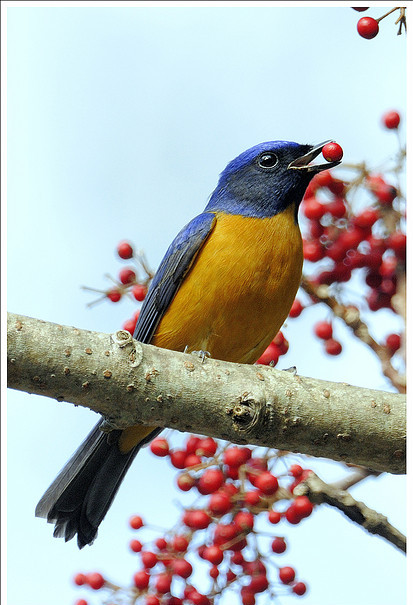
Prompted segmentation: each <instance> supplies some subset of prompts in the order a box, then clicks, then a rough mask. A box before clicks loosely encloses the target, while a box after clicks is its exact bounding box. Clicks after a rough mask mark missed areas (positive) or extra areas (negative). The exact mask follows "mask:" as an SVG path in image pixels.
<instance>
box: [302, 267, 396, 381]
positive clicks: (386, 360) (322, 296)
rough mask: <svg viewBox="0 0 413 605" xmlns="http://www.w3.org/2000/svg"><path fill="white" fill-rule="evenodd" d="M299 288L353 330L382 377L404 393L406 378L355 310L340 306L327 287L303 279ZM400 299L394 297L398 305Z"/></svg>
mask: <svg viewBox="0 0 413 605" xmlns="http://www.w3.org/2000/svg"><path fill="white" fill-rule="evenodd" d="M301 287H302V288H303V290H304V291H305V292H307V294H308V295H309V296H311V298H312V299H313V300H316V301H317V302H323V303H324V304H326V305H327V306H328V307H330V309H331V310H332V311H333V312H334V314H335V315H336V316H337V317H340V318H341V319H342V320H343V321H344V322H345V323H346V324H347V326H348V327H349V328H351V329H352V330H353V334H354V336H356V337H357V338H359V339H360V340H361V341H363V342H364V343H365V344H366V345H368V346H369V347H370V348H371V349H372V351H374V352H375V353H376V355H377V357H378V358H379V359H380V361H381V367H382V371H383V374H384V376H386V377H387V378H388V379H389V380H390V381H391V382H392V384H393V385H394V386H395V387H396V389H398V391H399V392H400V393H405V392H406V376H404V375H401V374H399V372H397V370H395V368H394V367H393V365H392V363H391V357H392V355H391V354H390V352H389V350H388V349H387V348H386V347H384V346H383V345H380V344H379V343H378V342H376V341H375V340H374V338H373V337H372V336H371V334H370V332H369V329H368V327H367V324H365V323H364V322H363V321H362V320H361V319H360V313H359V312H358V310H357V309H355V308H354V307H352V306H349V307H346V306H345V305H342V304H340V303H339V302H338V301H337V300H336V299H335V298H334V296H332V295H331V294H330V293H329V288H328V286H325V285H322V286H316V285H315V284H313V283H311V282H310V281H309V280H308V279H306V278H304V277H303V279H302V282H301ZM400 299H402V300H403V294H400V295H398V297H396V301H397V303H398V304H399V305H401V304H402V302H401V301H400Z"/></svg>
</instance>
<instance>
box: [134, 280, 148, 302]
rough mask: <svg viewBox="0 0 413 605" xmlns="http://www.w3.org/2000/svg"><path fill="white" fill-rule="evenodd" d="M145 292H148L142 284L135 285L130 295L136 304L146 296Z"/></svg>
mask: <svg viewBox="0 0 413 605" xmlns="http://www.w3.org/2000/svg"><path fill="white" fill-rule="evenodd" d="M147 291H148V288H147V287H146V286H144V285H143V284H136V285H135V286H133V288H132V294H133V296H134V297H135V298H136V300H137V301H138V302H142V301H143V299H144V298H145V296H146V293H147Z"/></svg>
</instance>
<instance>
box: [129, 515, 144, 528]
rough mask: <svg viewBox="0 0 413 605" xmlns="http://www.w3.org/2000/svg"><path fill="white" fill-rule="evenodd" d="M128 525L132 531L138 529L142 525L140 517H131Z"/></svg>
mask: <svg viewBox="0 0 413 605" xmlns="http://www.w3.org/2000/svg"><path fill="white" fill-rule="evenodd" d="M129 525H130V527H131V528H132V529H139V528H140V527H142V525H143V520H142V517H140V516H139V515H133V517H131V518H130V519H129Z"/></svg>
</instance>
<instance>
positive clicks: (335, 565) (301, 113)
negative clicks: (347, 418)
mask: <svg viewBox="0 0 413 605" xmlns="http://www.w3.org/2000/svg"><path fill="white" fill-rule="evenodd" d="M16 4H17V3H16ZM268 4H270V3H268ZM306 4H308V3H306ZM340 4H341V5H344V4H345V3H340ZM376 4H378V3H376ZM388 6H389V5H388V4H386V5H385V6H382V7H381V8H378V7H377V6H376V7H375V8H373V9H371V10H370V11H369V12H368V13H367V14H369V15H372V16H376V17H378V16H380V15H381V14H383V13H384V12H386V11H385V9H386V8H387V7H388ZM6 10H7V118H8V121H7V162H8V172H7V179H8V180H7V186H8V190H7V210H8V227H7V229H8V230H7V238H8V308H9V310H10V311H13V312H15V313H22V314H25V315H29V316H33V317H37V318H40V319H44V320H48V321H54V322H57V323H62V324H68V325H74V326H77V327H79V328H87V329H91V330H99V331H104V332H112V331H114V330H116V329H118V328H119V327H120V326H121V324H122V323H123V321H124V320H125V319H127V318H128V317H130V316H131V314H132V312H133V311H134V309H135V307H134V305H133V303H132V302H128V301H124V302H122V303H119V304H117V305H114V304H112V303H109V302H105V303H102V304H101V305H99V306H97V307H95V308H93V309H92V310H90V309H88V308H87V307H86V303H87V302H89V301H90V300H91V298H93V295H92V296H91V295H89V294H88V293H85V292H82V291H81V290H80V286H81V285H82V284H84V285H88V286H96V287H97V288H100V287H101V288H105V287H106V284H107V282H106V281H105V279H104V277H103V275H104V273H107V272H110V273H111V274H112V275H116V274H117V272H118V270H119V269H120V268H121V266H123V265H121V263H120V262H118V261H117V259H116V257H115V254H114V250H115V247H116V245H117V243H118V242H119V241H120V240H122V239H130V240H131V241H133V242H135V244H136V246H137V247H138V248H142V249H144V250H145V252H146V254H147V257H148V259H149V261H150V263H151V265H152V267H156V266H157V264H158V263H159V261H160V260H161V258H162V256H163V254H164V251H165V250H166V248H167V246H168V245H169V243H170V241H171V240H172V238H173V237H174V236H175V234H176V233H177V232H178V231H179V230H180V228H181V227H182V226H183V225H184V224H185V223H186V222H187V221H188V220H189V219H191V218H192V217H193V216H194V215H195V214H197V213H199V212H200V211H202V209H203V207H204V206H205V203H206V201H207V198H208V196H209V194H210V192H211V191H212V190H213V188H214V187H215V185H216V182H217V179H218V175H219V173H220V172H221V171H222V170H223V169H224V167H225V165H226V164H227V162H228V161H230V160H231V159H233V157H235V156H236V155H238V154H239V153H240V152H242V151H243V150H244V149H246V148H248V147H250V146H252V145H255V144H256V143H259V142H262V141H266V140H273V139H285V140H291V141H297V142H300V143H318V142H320V141H323V140H325V139H329V138H333V139H335V140H337V141H339V142H340V144H341V145H342V147H343V148H344V150H345V159H346V160H347V161H360V160H364V159H367V160H368V162H369V163H370V165H376V164H378V163H380V162H381V161H382V160H384V159H386V158H387V157H388V156H389V154H391V153H392V152H393V151H394V150H395V148H396V146H395V140H394V135H393V134H392V133H389V132H387V131H385V130H384V129H382V128H381V127H380V123H379V122H380V117H381V115H382V114H383V113H384V112H385V111H386V110H388V109H393V108H394V109H398V110H400V111H401V112H402V114H403V115H405V106H406V102H405V97H406V83H405V80H406V62H405V58H406V40H405V36H404V35H403V36H396V27H395V26H394V25H393V22H394V19H393V18H392V17H390V18H389V19H386V20H385V21H384V22H383V23H382V26H381V31H380V34H379V35H378V36H377V38H375V39H374V40H371V41H367V40H364V39H362V38H360V37H359V36H358V35H357V33H356V29H355V28H356V23H357V20H358V19H359V17H360V15H359V14H358V13H356V12H355V11H353V10H351V9H350V8H349V7H345V6H342V7H340V8H335V7H331V6H329V5H328V4H327V3H325V4H324V3H323V6H322V7H318V8H315V7H309V6H307V7H305V8H299V7H298V6H294V7H289V8H288V7H280V6H278V7H276V6H266V7H257V6H255V7H247V8H245V7H239V6H235V4H234V5H232V6H231V7H213V6H210V7H207V8H203V7H200V6H196V7H194V6H190V5H189V3H188V4H187V5H185V6H183V7H176V6H168V7H163V6H159V5H158V6H155V7H142V6H140V7H139V6H132V5H131V6H129V7H127V8H125V7H119V6H118V7H116V8H115V7H111V8H110V7H100V6H99V3H95V4H94V5H93V6H92V7H86V6H83V7H80V8H79V7H75V6H72V7H69V8H67V7H64V6H63V5H60V6H57V7H55V6H51V5H50V6H46V7H36V6H30V7H29V6H22V7H19V6H17V5H15V6H13V4H12V3H9V5H8V7H7V8H6ZM364 14H365V13H364ZM326 316H327V313H326V311H325V310H322V309H321V308H317V309H312V310H310V311H308V312H307V313H305V314H304V315H303V316H302V317H300V318H299V319H298V320H295V321H291V322H289V324H288V327H287V329H286V335H287V337H288V338H289V340H290V351H289V353H288V355H287V356H285V357H283V358H282V364H281V366H280V367H289V366H291V365H295V366H297V368H298V371H299V372H300V373H301V374H303V375H309V376H313V377H318V378H325V379H332V380H337V381H347V382H349V383H352V384H357V385H362V386H366V387H371V388H378V389H389V385H388V383H387V381H386V380H385V379H384V378H383V377H382V376H381V374H380V371H379V366H378V363H377V362H376V360H375V359H374V358H372V356H371V355H370V352H369V351H368V350H367V349H366V347H364V346H363V345H361V344H359V343H355V344H352V343H351V342H348V341H347V336H348V333H347V331H346V330H345V329H344V328H341V326H340V325H339V323H338V322H336V323H337V326H336V329H337V334H338V335H339V336H340V337H341V339H342V340H343V341H344V342H345V349H344V353H343V355H342V356H341V357H339V358H338V359H336V358H326V357H325V356H324V355H323V353H322V348H321V345H320V343H319V342H316V341H315V340H314V339H313V337H312V335H311V330H312V327H311V326H312V323H314V321H315V320H316V319H318V318H325V317H326ZM375 319H376V325H375V328H374V333H375V335H376V336H377V337H379V338H380V337H383V336H384V335H385V334H387V333H389V332H391V331H393V330H397V329H398V326H399V324H398V322H397V319H396V318H394V317H391V316H390V315H389V314H388V313H386V312H384V311H380V312H379V313H377V314H376V316H375ZM95 422H96V415H95V414H94V413H92V412H90V411H87V410H84V409H80V408H74V407H73V406H72V405H68V404H58V403H57V402H56V401H53V400H49V399H46V398H41V397H37V396H34V395H32V396H29V395H27V394H25V393H19V392H15V391H10V392H9V393H8V428H7V441H8V469H7V470H8V492H7V493H8V500H7V503H8V526H7V531H8V556H7V565H8V598H7V603H8V605H25V604H26V603H30V604H31V605H56V603H59V604H60V605H64V604H68V605H70V604H72V603H73V602H74V601H75V600H76V599H77V598H80V597H82V596H83V597H84V598H87V599H89V596H90V597H91V598H90V599H89V600H90V602H91V603H98V602H100V597H99V593H95V594H93V595H92V594H91V593H89V592H88V591H87V590H86V589H85V590H82V589H77V588H75V587H73V585H72V583H71V578H72V576H73V574H74V573H76V572H77V571H83V572H88V571H95V570H97V571H101V572H102V573H103V574H106V573H107V575H108V577H109V579H112V580H113V581H114V582H119V583H125V584H126V583H128V582H129V581H130V578H131V577H132V575H133V573H134V571H135V569H136V558H135V557H134V556H133V555H132V554H130V553H129V551H128V547H127V544H128V541H129V539H130V538H131V537H132V532H131V531H130V530H129V529H128V527H127V519H128V518H129V516H130V515H131V514H132V513H138V512H139V513H141V514H142V515H143V516H144V518H145V519H146V520H147V521H148V522H152V523H153V524H155V525H162V526H164V527H165V528H167V527H169V526H171V525H173V523H174V522H175V520H176V518H177V517H178V514H179V512H178V511H179V509H178V506H177V504H176V501H177V498H178V493H177V491H176V490H175V488H174V481H175V473H174V472H172V470H171V468H170V467H169V466H168V464H166V463H165V462H164V461H160V460H159V459H155V458H154V457H153V456H151V455H150V454H148V452H147V451H144V452H142V453H140V455H139V457H138V458H137V459H136V461H135V463H134V465H133V467H132V468H131V470H130V471H129V473H128V475H127V478H126V479H125V481H124V483H123V485H122V488H121V490H120V492H119V494H118V496H117V497H116V500H115V502H114V504H113V506H112V508H111V509H110V511H109V513H108V515H107V517H106V519H105V521H104V522H103V524H102V526H101V529H100V531H99V536H98V539H97V540H96V542H95V544H94V545H93V546H92V547H86V548H84V549H83V550H82V551H79V550H78V549H77V546H76V544H75V542H74V541H72V542H69V543H67V544H65V543H64V542H63V541H62V540H56V539H53V538H52V526H51V525H47V524H46V523H45V521H44V520H40V519H35V517H34V509H35V506H36V503H37V501H38V499H39V498H40V496H41V495H42V493H43V492H44V490H45V489H46V488H47V486H48V485H49V483H50V482H51V481H52V479H54V477H55V475H56V474H57V472H58V471H59V469H60V468H61V466H62V465H63V464H64V463H65V462H66V460H67V459H68V457H69V456H70V454H71V453H72V452H73V451H74V450H75V449H76V447H77V446H78V445H79V443H80V441H81V440H82V439H83V438H84V436H85V435H86V434H87V432H88V431H89V430H90V428H91V427H92V425H94V423H95ZM181 439H182V438H181V437H180V436H178V437H177V441H179V440H181ZM311 465H312V467H313V468H314V469H315V470H317V471H318V472H319V473H320V475H321V476H322V477H323V478H324V479H325V480H335V479H336V478H338V476H341V474H342V472H343V471H342V469H341V467H340V466H338V465H336V464H332V463H328V462H323V461H320V462H318V463H315V464H311ZM352 493H353V495H354V497H355V498H356V499H359V500H362V501H364V502H365V503H366V504H368V505H369V506H371V507H373V508H376V509H377V510H379V511H380V512H381V513H383V514H384V515H386V516H388V518H389V520H390V522H392V523H393V524H394V525H395V526H396V527H397V528H399V529H400V530H401V531H405V530H406V520H405V479H404V478H403V477H396V476H389V475H386V476H382V477H380V478H379V479H369V480H367V481H365V482H364V483H363V484H362V485H361V486H359V487H356V488H355V489H353V491H352ZM187 501H190V499H187ZM274 533H275V535H285V536H286V538H287V540H288V541H289V549H288V551H287V553H285V554H284V555H282V556H281V557H279V560H280V561H282V564H284V565H292V566H293V567H296V568H297V570H298V575H299V579H303V580H304V581H307V582H308V584H309V585H310V590H309V592H308V595H307V596H306V597H304V598H302V601H301V602H302V603H303V604H305V605H324V604H326V605H350V604H351V605H393V604H402V603H404V602H405V558H404V556H403V555H402V554H400V553H399V552H398V551H397V550H396V549H395V548H393V547H392V546H390V545H389V544H387V543H386V542H384V541H383V540H381V539H380V538H377V537H372V536H370V535H368V534H367V533H365V532H364V531H363V530H362V529H360V528H359V527H355V526H353V525H352V524H351V523H350V522H348V521H347V520H346V519H344V518H343V517H342V516H341V515H340V513H338V512H336V511H334V510H330V509H328V508H326V509H325V510H324V507H323V508H321V509H319V510H317V511H316V512H315V513H314V514H313V516H312V517H310V518H309V519H307V520H306V521H304V522H303V523H302V524H301V525H299V526H290V525H287V524H282V525H279V526H277V527H276V528H275V530H274ZM147 535H148V536H149V534H147ZM150 535H154V534H150ZM199 585H200V587H202V579H201V583H200V584H199ZM227 602H230V601H227ZM232 602H234V601H232ZM266 602H268V601H266V598H265V596H261V597H260V598H259V600H258V602H257V603H258V605H259V604H263V605H264V604H265V603H266ZM279 602H280V603H281V604H282V605H285V604H287V603H295V602H297V601H295V600H294V597H288V596H283V597H280V601H279ZM298 602H300V601H298Z"/></svg>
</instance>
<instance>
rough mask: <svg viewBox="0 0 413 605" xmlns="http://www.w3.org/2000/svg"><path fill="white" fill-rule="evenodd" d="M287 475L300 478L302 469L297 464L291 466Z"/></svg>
mask: <svg viewBox="0 0 413 605" xmlns="http://www.w3.org/2000/svg"><path fill="white" fill-rule="evenodd" d="M288 474H289V475H291V476H292V477H301V475H302V474H303V467H302V466H300V465H299V464H292V465H291V466H290V468H289V469H288Z"/></svg>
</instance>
